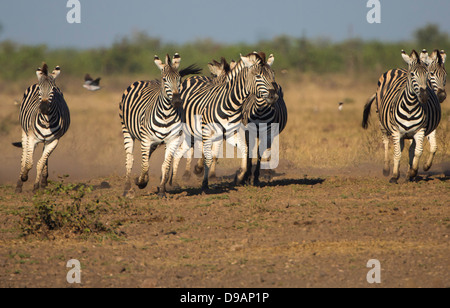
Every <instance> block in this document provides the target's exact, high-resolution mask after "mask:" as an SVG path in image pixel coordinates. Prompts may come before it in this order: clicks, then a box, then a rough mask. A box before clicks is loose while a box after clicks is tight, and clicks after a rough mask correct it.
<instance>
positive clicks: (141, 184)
mask: <svg viewBox="0 0 450 308" xmlns="http://www.w3.org/2000/svg"><path fill="white" fill-rule="evenodd" d="M135 183H136V185H137V187H139V189H144V188H145V187H147V184H148V180H147V181H145V180H144V181H141V180H140V179H139V178H136V182H135Z"/></svg>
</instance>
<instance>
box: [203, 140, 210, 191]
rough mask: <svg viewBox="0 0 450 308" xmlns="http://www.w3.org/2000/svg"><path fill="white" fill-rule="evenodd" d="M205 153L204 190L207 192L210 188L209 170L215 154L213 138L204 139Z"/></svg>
mask: <svg viewBox="0 0 450 308" xmlns="http://www.w3.org/2000/svg"><path fill="white" fill-rule="evenodd" d="M203 155H204V160H205V163H204V168H205V173H204V174H203V182H202V191H203V192H207V191H208V190H209V182H208V179H209V170H210V168H211V164H212V160H213V154H212V140H211V139H203Z"/></svg>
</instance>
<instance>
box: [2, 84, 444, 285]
mask: <svg viewBox="0 0 450 308" xmlns="http://www.w3.org/2000/svg"><path fill="white" fill-rule="evenodd" d="M106 82H107V80H106ZM127 82H128V81H127ZM314 84H315V83H312V84H310V85H306V84H302V89H309V88H310V89H311V91H309V90H305V91H302V92H301V95H300V94H298V93H297V92H295V91H294V90H292V89H294V87H289V86H286V87H284V88H285V89H286V96H285V99H286V101H287V103H288V109H289V112H290V113H289V116H290V118H289V123H288V127H287V128H286V131H285V132H283V134H282V138H281V149H280V157H281V160H280V165H279V166H278V168H277V169H276V170H275V172H274V173H266V175H265V177H264V178H263V179H262V187H253V186H242V187H235V186H233V185H232V182H233V178H234V172H235V170H236V168H237V165H238V164H235V163H234V162H227V161H226V160H222V161H221V162H220V164H219V166H218V179H217V180H215V181H213V182H212V192H211V194H206V195H205V194H202V193H201V191H200V186H201V181H200V179H198V178H197V177H195V176H193V177H192V178H191V179H190V180H189V181H186V182H181V187H180V188H176V189H174V188H170V187H169V193H168V195H167V198H166V199H160V198H158V197H157V196H156V195H155V191H156V186H157V184H158V181H159V174H160V172H159V168H160V162H161V157H162V152H161V150H160V149H158V150H157V151H156V153H155V155H156V156H155V157H154V158H153V157H152V161H153V162H152V163H151V170H150V184H149V186H148V187H147V188H145V189H144V190H138V189H137V188H136V197H135V198H134V199H131V200H130V199H127V198H123V197H122V192H123V180H124V177H123V176H124V171H125V167H124V153H123V146H122V137H121V133H120V127H119V121H118V115H117V103H118V98H120V92H119V91H116V92H114V93H112V94H111V92H108V89H107V88H106V89H104V91H103V92H99V93H97V94H91V93H85V94H82V95H81V94H76V93H78V92H79V90H71V89H70V88H69V89H68V91H66V92H65V93H67V94H66V96H65V97H66V99H67V100H68V101H69V106H70V108H71V112H72V119H73V124H72V126H71V130H70V131H69V133H68V134H67V136H64V138H63V139H62V141H61V145H60V146H59V147H58V148H57V149H56V150H55V153H54V154H52V156H51V157H50V163H49V165H50V180H51V181H52V183H50V185H49V190H48V191H47V192H40V193H38V194H36V195H34V194H33V193H32V192H31V189H32V182H33V180H34V176H35V169H33V170H34V171H32V172H31V173H30V180H29V181H28V182H27V183H25V185H24V192H23V193H22V194H20V195H18V194H15V193H14V187H15V182H16V179H17V178H18V175H19V174H18V171H19V165H20V150H19V149H15V148H13V147H12V146H11V142H13V141H18V140H17V138H18V137H20V128H19V126H18V123H17V121H15V120H10V124H9V126H3V127H6V128H4V129H3V132H2V133H1V134H2V135H1V136H2V138H1V139H2V140H0V151H1V156H2V160H3V162H2V165H1V167H0V287H1V288H9V287H13V288H16V287H27V288H34V287H46V288H52V287H85V288H89V287H157V288H158V287H162V288H166V287H177V288H178V287H181V288H184V287H186V288H204V287H217V288H241V287H243V288H247V287H252V288H253V287H256V288H259V287H262V288H284V287H286V288H303V287H371V288H373V287H439V288H441V287H443V288H446V287H450V275H449V273H450V245H449V233H450V210H449V205H450V161H449V159H448V156H445V152H444V154H442V152H440V153H441V154H440V155H441V156H439V157H437V159H436V164H435V165H434V166H433V167H432V169H431V171H429V172H427V173H424V172H422V171H420V172H419V178H418V181H416V182H406V181H405V179H404V177H405V171H406V164H404V163H403V164H402V169H401V170H402V177H401V180H400V181H399V184H397V185H393V184H389V180H388V178H385V177H383V176H382V161H381V159H382V153H381V152H380V148H379V147H381V145H380V146H379V147H378V146H377V147H375V150H373V149H372V151H375V152H370V151H369V150H367V148H368V147H369V145H371V144H372V143H374V142H378V143H380V144H381V140H379V139H376V138H375V137H374V138H373V139H367V138H369V137H370V135H369V136H368V137H367V138H366V139H364V138H363V137H361V136H364V132H362V129H360V127H359V123H360V121H361V115H362V106H363V103H364V100H363V99H364V98H366V97H368V96H369V94H370V91H372V90H373V85H372V84H370V85H368V86H364V87H359V88H358V91H356V92H355V90H354V89H355V87H354V85H353V84H350V85H348V87H347V88H345V87H344V88H343V90H341V86H340V85H339V84H338V85H333V84H331V85H329V88H327V90H329V91H322V92H321V91H317V88H315V86H314ZM319 84H323V82H322V83H319ZM117 88H119V89H125V88H126V84H123V85H122V84H120V85H119V86H118V87H117ZM338 88H339V90H337V89H338ZM339 91H342V93H341V92H339ZM352 91H353V92H352ZM349 93H351V94H349ZM13 94H14V93H10V94H5V95H6V96H2V97H0V99H2V101H3V102H5V101H8V100H9V101H10V102H11V104H10V105H7V106H6V107H5V108H3V109H2V110H1V111H0V116H2V121H3V123H5V121H6V120H8V119H11V118H13V119H14V117H15V116H16V115H15V114H16V112H17V111H16V107H15V106H14V105H13V104H12V102H13V99H14V97H17V95H16V94H14V95H15V96H14V95H13ZM313 94H314V95H318V96H317V97H313V96H310V95H313ZM0 96H1V95H0ZM18 97H20V95H19V96H18ZM339 99H346V100H345V102H346V105H345V109H344V110H345V111H344V113H343V114H341V115H336V112H338V111H337V101H338V100H339ZM93 102H95V104H93ZM446 108H447V107H446ZM447 109H448V108H447ZM93 115H94V116H93ZM446 120H447V118H444V119H443V123H444V124H445V121H446ZM447 121H448V120H447ZM108 123H112V124H111V128H105V127H107V126H106V125H108ZM444 124H443V125H444ZM446 125H448V124H446ZM447 127H448V126H447ZM447 136H448V135H447ZM308 138H309V139H308ZM445 138H446V137H445V136H444V139H443V140H444V143H445V144H446V142H448V141H449V140H448V139H445ZM371 140H372V141H371ZM441 149H442V147H441ZM137 153H138V152H137ZM370 153H372V154H371V155H372V156H371V155H369V154H370ZM406 153H407V150H405V156H406ZM138 169H139V157H138V156H136V157H135V167H134V173H135V174H136V173H137V172H138ZM83 185H84V186H83ZM82 187H85V188H86V187H88V189H85V190H83V189H84V188H83V189H82ZM56 188H58V189H59V190H57V189H56ZM80 192H83V193H82V194H80ZM49 205H55V208H54V212H56V211H57V207H58V206H61V205H63V206H66V208H65V209H63V210H60V211H61V212H60V213H61V214H65V215H66V218H67V217H69V215H68V214H69V213H71V215H72V218H73V219H75V221H76V222H77V223H79V224H80V225H82V228H81V231H82V232H81V231H80V228H78V229H77V226H74V225H70V226H68V225H62V227H61V228H60V229H57V228H56V230H48V229H45V228H44V227H42V228H41V229H39V230H38V229H37V228H36V226H37V225H38V224H39V223H40V224H45V223H47V224H50V223H51V221H48V220H47V221H42V218H43V217H44V214H42V213H41V212H36V211H37V210H36V208H38V206H41V209H42V208H47V209H48V206H49ZM73 205H76V206H79V207H80V208H83V209H85V210H84V212H83V211H81V210H80V211H78V212H76V213H74V212H70V211H69V210H67V206H69V207H70V206H73ZM92 209H94V210H92ZM47 214H48V215H53V214H54V213H53V212H50V213H47ZM77 215H78V216H77ZM46 217H50V216H46ZM51 217H53V216H51ZM37 218H41V221H39V220H38V219H37ZM86 221H87V222H90V223H91V224H90V225H84V224H82V223H85V222H86ZM31 227H33V228H35V229H32V230H31V231H30V228H31ZM78 227H79V226H78ZM77 230H78V231H77ZM71 259H76V260H78V261H79V262H80V265H81V283H80V284H76V283H75V284H71V283H69V282H68V281H67V274H68V272H69V271H70V270H71V268H68V267H66V265H67V262H68V261H69V260H71ZM371 259H376V260H379V262H380V267H381V271H380V273H381V283H379V284H370V283H368V281H367V274H368V272H369V271H370V270H371V269H372V268H368V267H367V263H368V261H369V260H371Z"/></svg>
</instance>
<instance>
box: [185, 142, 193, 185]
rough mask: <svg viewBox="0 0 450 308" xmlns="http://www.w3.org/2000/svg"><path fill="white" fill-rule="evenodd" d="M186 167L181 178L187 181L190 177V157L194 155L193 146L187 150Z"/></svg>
mask: <svg viewBox="0 0 450 308" xmlns="http://www.w3.org/2000/svg"><path fill="white" fill-rule="evenodd" d="M187 153H188V154H187V157H186V167H185V169H184V173H183V180H185V181H188V180H189V179H190V178H191V165H192V157H193V156H194V148H190V149H189V150H188V152H187Z"/></svg>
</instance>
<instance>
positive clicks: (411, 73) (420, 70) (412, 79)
mask: <svg viewBox="0 0 450 308" xmlns="http://www.w3.org/2000/svg"><path fill="white" fill-rule="evenodd" d="M402 57H403V60H405V62H406V63H407V64H408V83H409V85H410V88H411V89H413V91H414V93H415V94H416V96H417V98H418V99H419V102H420V103H421V104H426V103H427V101H428V92H427V81H428V69H427V66H426V64H425V63H424V62H423V61H422V60H421V59H420V57H419V55H418V54H417V52H416V51H415V50H413V51H412V52H411V54H410V55H409V56H408V55H407V54H406V53H405V51H404V50H402Z"/></svg>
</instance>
